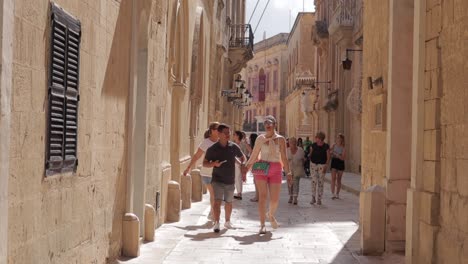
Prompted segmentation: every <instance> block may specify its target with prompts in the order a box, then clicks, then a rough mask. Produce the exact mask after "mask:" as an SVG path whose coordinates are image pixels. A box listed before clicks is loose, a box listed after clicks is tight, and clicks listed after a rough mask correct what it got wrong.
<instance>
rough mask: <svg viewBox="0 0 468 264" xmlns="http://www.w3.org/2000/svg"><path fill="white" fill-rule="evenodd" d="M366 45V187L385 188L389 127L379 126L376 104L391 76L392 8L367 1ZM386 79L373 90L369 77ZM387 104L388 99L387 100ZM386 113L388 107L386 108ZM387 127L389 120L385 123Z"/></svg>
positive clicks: (364, 169) (364, 81)
mask: <svg viewBox="0 0 468 264" xmlns="http://www.w3.org/2000/svg"><path fill="white" fill-rule="evenodd" d="M364 6H365V10H366V11H367V10H372V12H364V29H363V32H364V34H363V35H364V36H365V37H364V44H363V49H364V51H363V61H364V62H365V63H364V65H363V78H364V79H363V86H362V157H361V158H362V188H363V189H366V188H367V187H369V186H371V185H374V184H379V185H382V186H383V185H384V177H385V170H386V140H387V135H386V131H385V127H377V126H376V125H375V115H374V112H375V111H374V110H375V109H374V107H375V102H376V101H377V102H378V101H379V100H380V101H382V98H383V99H385V94H386V87H387V83H386V80H388V79H387V73H388V49H389V44H388V42H389V39H388V35H389V32H388V24H389V6H388V2H387V1H385V4H382V3H381V2H377V1H372V0H366V1H364ZM368 76H371V77H373V78H376V77H378V76H382V78H383V80H384V83H383V85H382V86H380V87H375V89H373V90H370V89H369V87H368V83H367V77H368ZM383 101H385V100H383ZM382 111H385V106H384V107H382ZM382 122H383V124H385V119H383V120H382Z"/></svg>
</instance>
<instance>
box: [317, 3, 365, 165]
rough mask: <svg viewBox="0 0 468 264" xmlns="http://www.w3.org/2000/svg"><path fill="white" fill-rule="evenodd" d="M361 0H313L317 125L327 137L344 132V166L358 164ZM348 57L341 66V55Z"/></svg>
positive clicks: (360, 109)
mask: <svg viewBox="0 0 468 264" xmlns="http://www.w3.org/2000/svg"><path fill="white" fill-rule="evenodd" d="M361 3H362V1H361V0H349V1H348V0H316V1H315V6H316V16H317V19H316V22H315V26H314V30H313V32H312V39H313V43H314V45H315V47H316V49H317V71H316V72H315V73H314V74H315V76H316V81H317V84H316V86H317V87H318V88H319V89H318V95H319V96H318V105H319V107H318V108H319V109H318V111H319V119H320V120H319V127H320V130H322V131H323V132H324V133H325V134H326V135H327V141H328V142H330V143H332V144H333V143H334V142H335V138H336V136H337V134H338V133H342V134H344V136H345V141H346V152H347V157H346V170H347V171H351V172H355V173H359V172H360V168H361V112H362V107H361V104H362V103H361V83H362V77H361V76H362V66H361V65H362V39H363V37H362V16H361V10H362V4H361ZM346 58H347V59H348V60H351V61H352V67H351V69H346V70H345V69H344V68H343V67H342V61H343V60H344V59H346Z"/></svg>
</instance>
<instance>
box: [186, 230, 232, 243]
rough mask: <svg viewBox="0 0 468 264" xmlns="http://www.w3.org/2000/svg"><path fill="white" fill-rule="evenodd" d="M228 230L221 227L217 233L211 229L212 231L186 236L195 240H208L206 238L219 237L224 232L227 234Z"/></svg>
mask: <svg viewBox="0 0 468 264" xmlns="http://www.w3.org/2000/svg"><path fill="white" fill-rule="evenodd" d="M226 231H227V229H221V230H220V231H219V232H218V233H215V232H213V231H211V232H207V233H198V234H195V235H191V234H185V235H184V237H188V238H190V239H192V240H193V241H203V240H206V239H212V238H218V237H220V236H222V235H223V234H225V233H226Z"/></svg>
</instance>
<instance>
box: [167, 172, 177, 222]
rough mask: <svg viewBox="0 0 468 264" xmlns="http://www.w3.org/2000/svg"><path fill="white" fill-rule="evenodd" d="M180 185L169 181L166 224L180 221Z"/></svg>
mask: <svg viewBox="0 0 468 264" xmlns="http://www.w3.org/2000/svg"><path fill="white" fill-rule="evenodd" d="M180 207H181V200H180V184H179V183H178V182H176V181H169V183H168V187H167V207H166V210H167V211H166V222H178V221H179V220H180Z"/></svg>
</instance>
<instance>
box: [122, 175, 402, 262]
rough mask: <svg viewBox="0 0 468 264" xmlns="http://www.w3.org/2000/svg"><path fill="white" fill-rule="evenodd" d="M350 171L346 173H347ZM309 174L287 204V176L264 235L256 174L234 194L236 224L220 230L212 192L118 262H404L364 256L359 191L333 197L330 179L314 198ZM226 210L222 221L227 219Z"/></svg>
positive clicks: (234, 220) (396, 257)
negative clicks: (212, 214)
mask: <svg viewBox="0 0 468 264" xmlns="http://www.w3.org/2000/svg"><path fill="white" fill-rule="evenodd" d="M345 177H346V175H345ZM310 185H311V180H310V178H303V179H301V190H300V198H299V204H298V205H292V204H288V203H287V200H288V196H287V188H286V184H285V183H284V182H283V188H282V192H281V201H280V206H279V209H278V213H277V220H278V222H279V224H280V228H279V229H277V230H272V229H271V227H270V225H269V224H267V230H268V233H267V234H266V235H263V236H260V235H258V234H257V232H258V229H259V222H258V212H257V203H254V202H251V201H249V199H250V198H251V197H253V196H254V185H253V183H252V178H251V177H248V182H247V184H245V185H244V189H245V191H244V199H243V200H242V201H238V200H235V202H234V209H233V216H232V222H233V224H234V225H235V228H236V229H230V230H227V229H225V228H222V229H221V232H220V233H218V234H216V233H214V232H213V231H212V225H211V222H209V221H207V218H206V216H207V215H208V212H209V206H208V195H207V194H205V195H204V199H203V201H202V202H199V203H193V204H192V208H191V209H187V210H184V211H182V216H181V221H180V222H177V223H172V224H164V225H163V226H161V227H160V228H158V229H157V230H156V234H155V236H156V238H155V241H154V242H151V243H146V244H143V245H142V246H141V248H140V250H141V252H140V257H138V258H134V259H124V258H121V259H120V260H119V261H118V262H117V263H119V264H135V263H138V264H149V263H255V264H261V263H278V264H279V263H310V264H319V263H320V264H321V263H336V264H358V263H359V264H360V263H392V264H397V263H404V261H403V259H404V257H403V256H396V255H393V256H385V257H365V256H361V255H360V254H359V248H360V247H359V243H360V242H359V236H360V232H359V230H358V228H359V225H358V215H359V214H358V212H359V199H358V196H356V195H354V194H351V193H349V192H346V191H343V192H342V193H341V199H340V200H332V199H331V196H330V195H329V187H330V185H329V184H328V183H327V184H325V191H324V199H323V205H322V206H316V205H314V206H312V205H310V204H309V202H310V197H311V191H310ZM223 213H224V211H222V220H221V226H223V224H224V218H223Z"/></svg>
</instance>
